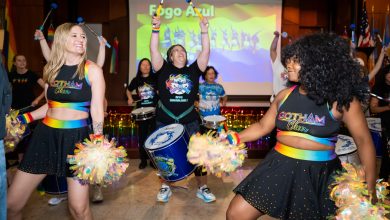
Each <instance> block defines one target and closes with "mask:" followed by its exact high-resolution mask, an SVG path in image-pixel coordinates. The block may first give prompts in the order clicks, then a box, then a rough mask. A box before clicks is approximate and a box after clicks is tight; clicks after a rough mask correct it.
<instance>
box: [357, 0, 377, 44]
mask: <svg viewBox="0 0 390 220" xmlns="http://www.w3.org/2000/svg"><path fill="white" fill-rule="evenodd" d="M372 46H374V41H373V40H372V37H371V33H370V24H369V23H368V17H367V9H366V1H365V0H364V1H363V11H362V22H361V24H360V36H359V41H358V47H372Z"/></svg>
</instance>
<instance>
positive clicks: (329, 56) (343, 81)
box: [282, 33, 369, 112]
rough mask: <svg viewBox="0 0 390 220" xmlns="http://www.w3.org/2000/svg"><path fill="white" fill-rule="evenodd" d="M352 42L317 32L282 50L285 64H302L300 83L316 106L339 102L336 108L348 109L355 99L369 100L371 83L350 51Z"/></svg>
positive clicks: (341, 110)
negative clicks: (290, 62) (369, 85)
mask: <svg viewBox="0 0 390 220" xmlns="http://www.w3.org/2000/svg"><path fill="white" fill-rule="evenodd" d="M350 51H351V49H350V44H349V42H348V41H347V40H345V39H343V38H341V37H340V36H338V35H336V34H331V33H318V34H313V35H308V36H305V37H303V38H301V39H299V40H296V41H295V42H294V43H292V44H290V45H287V46H286V47H285V49H284V50H283V52H282V63H283V64H284V65H285V66H287V63H288V62H289V61H295V62H297V63H299V64H300V65H301V70H300V71H299V77H298V83H299V84H300V85H301V86H302V88H303V89H304V90H305V91H306V92H307V96H308V97H309V98H310V99H312V100H314V101H315V103H316V104H317V105H322V104H324V103H328V104H329V106H332V104H333V103H334V102H337V110H338V111H340V112H343V107H345V108H346V109H347V110H348V109H349V106H350V103H351V102H352V100H353V98H354V97H355V98H357V99H358V100H359V101H360V102H363V103H366V102H367V101H368V97H369V96H368V95H369V91H368V89H367V88H368V82H367V81H366V80H364V78H363V77H362V76H361V74H360V73H361V69H360V65H359V64H358V62H356V61H355V60H354V59H353V57H352V56H351V54H350Z"/></svg>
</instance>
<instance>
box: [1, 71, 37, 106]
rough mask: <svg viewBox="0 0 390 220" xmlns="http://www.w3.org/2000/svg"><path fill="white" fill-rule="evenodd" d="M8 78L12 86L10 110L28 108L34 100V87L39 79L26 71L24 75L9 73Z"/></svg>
mask: <svg viewBox="0 0 390 220" xmlns="http://www.w3.org/2000/svg"><path fill="white" fill-rule="evenodd" d="M8 78H9V81H10V83H11V85H12V108H14V109H21V108H24V107H27V106H30V105H31V103H32V102H33V101H34V99H35V95H34V86H35V84H36V83H37V81H38V79H39V77H38V76H37V75H36V74H35V73H34V72H32V71H30V70H28V71H27V72H26V73H24V74H19V73H17V72H16V71H15V72H11V73H10V74H9V77H8Z"/></svg>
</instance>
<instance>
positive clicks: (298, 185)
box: [234, 149, 341, 219]
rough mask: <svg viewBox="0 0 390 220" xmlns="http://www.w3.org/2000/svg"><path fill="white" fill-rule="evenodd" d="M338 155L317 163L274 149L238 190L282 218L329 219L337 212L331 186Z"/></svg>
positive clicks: (268, 212) (338, 168) (272, 215)
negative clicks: (291, 156)
mask: <svg viewBox="0 0 390 220" xmlns="http://www.w3.org/2000/svg"><path fill="white" fill-rule="evenodd" d="M340 169H341V163H340V160H339V159H338V158H335V159H333V160H331V161H324V162H317V161H306V160H298V159H294V158H290V157H287V156H284V155H282V154H280V153H279V152H277V151H275V150H274V149H272V150H271V151H270V152H269V153H268V155H267V157H266V158H265V159H264V161H262V162H261V164H260V165H258V166H257V167H256V168H255V169H254V170H253V171H252V172H251V173H250V174H249V175H248V176H247V177H246V178H245V179H244V180H243V181H242V182H241V183H240V184H239V185H238V186H237V187H236V188H235V189H234V192H235V193H237V194H240V195H241V196H242V197H243V198H244V199H245V200H246V201H247V202H248V203H249V204H250V205H252V206H253V207H255V208H256V209H258V210H259V211H260V212H262V213H264V214H267V215H269V216H271V217H274V218H279V219H326V218H327V217H328V216H330V215H334V214H335V212H336V206H335V204H334V202H333V201H331V200H330V198H329V193H330V189H329V185H330V184H331V183H332V181H333V175H334V174H335V171H336V170H340Z"/></svg>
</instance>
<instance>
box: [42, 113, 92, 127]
mask: <svg viewBox="0 0 390 220" xmlns="http://www.w3.org/2000/svg"><path fill="white" fill-rule="evenodd" d="M42 122H43V123H44V124H45V125H47V126H49V127H52V128H64V129H66V128H82V127H86V126H88V125H89V120H88V118H84V119H78V120H58V119H54V118H50V117H48V116H46V117H45V118H44V119H43V121H42Z"/></svg>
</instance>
